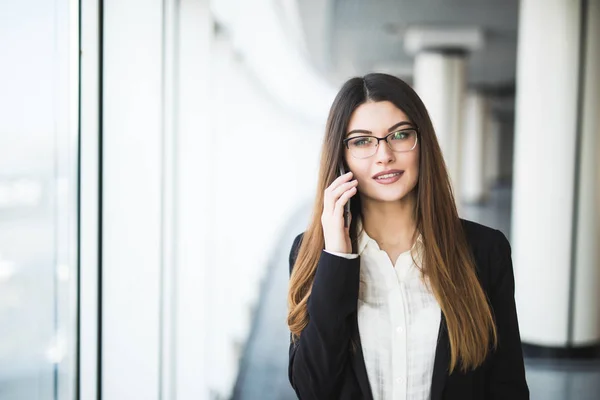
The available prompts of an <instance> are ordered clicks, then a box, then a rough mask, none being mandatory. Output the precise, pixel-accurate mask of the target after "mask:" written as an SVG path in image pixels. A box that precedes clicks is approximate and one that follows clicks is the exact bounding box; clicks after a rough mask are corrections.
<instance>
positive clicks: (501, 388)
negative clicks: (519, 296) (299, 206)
mask: <svg viewBox="0 0 600 400" xmlns="http://www.w3.org/2000/svg"><path fill="white" fill-rule="evenodd" d="M461 222H462V226H463V229H464V231H465V234H466V237H467V241H468V243H469V244H470V247H471V249H472V251H473V255H474V257H475V262H476V265H477V274H478V277H479V280H480V282H481V284H482V287H483V290H484V291H485V293H486V295H487V296H488V298H489V299H490V303H491V306H492V311H493V314H494V317H495V321H496V327H497V332H498V348H497V350H496V351H495V352H494V353H492V354H490V356H488V359H487V360H486V361H485V362H484V364H483V365H482V366H480V367H479V368H477V369H475V370H474V371H470V372H467V373H462V372H460V371H459V370H457V369H455V371H454V372H453V373H452V374H451V375H448V366H449V359H450V344H449V340H448V331H447V326H446V319H445V318H444V314H443V313H442V320H441V323H440V328H439V336H438V344H437V348H436V353H435V361H434V369H433V378H432V382H431V399H432V400H442V399H452V400H455V399H456V400H458V399H460V400H475V399H477V400H479V399H481V400H484V399H485V400H494V399H498V400H499V399H502V400H522V399H529V389H528V387H527V382H526V381H525V369H524V365H523V353H522V349H521V338H520V334H519V326H518V323H517V313H516V309H515V300H514V288H515V282H514V275H513V267H512V261H511V248H510V244H509V243H508V240H507V239H506V237H505V236H504V234H502V232H500V231H498V230H495V229H491V228H488V227H486V226H483V225H480V224H477V223H475V222H471V221H466V220H462V219H461ZM302 237H303V234H300V235H298V236H297V237H296V239H295V240H294V243H293V245H292V249H291V251H290V257H289V262H290V273H291V270H292V267H293V265H294V262H295V260H296V256H297V252H298V248H299V245H300V242H301V240H302ZM359 273H360V257H358V258H355V259H347V258H344V257H338V256H335V255H332V254H329V253H327V252H325V251H323V252H322V253H321V256H320V258H319V262H318V265H317V271H316V273H315V279H314V283H313V288H312V293H311V295H310V297H309V300H308V305H307V307H308V314H309V316H310V318H309V322H308V325H307V326H306V328H304V330H303V331H302V334H301V336H300V339H299V341H297V342H296V343H295V344H294V343H292V342H291V341H290V361H289V368H288V375H289V380H290V383H291V384H292V387H293V388H294V390H295V391H296V394H297V395H298V398H299V399H310V400H318V399H323V400H333V399H343V400H351V399H372V398H373V395H372V393H371V387H370V385H369V380H368V376H367V371H366V367H365V362H364V358H363V353H362V347H361V345H360V338H359V335H358V322H357V303H358V287H359ZM351 339H353V341H354V342H355V343H356V351H355V352H352V351H350V347H351Z"/></svg>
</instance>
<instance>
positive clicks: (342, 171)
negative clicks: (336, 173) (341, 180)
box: [339, 162, 350, 228]
mask: <svg viewBox="0 0 600 400" xmlns="http://www.w3.org/2000/svg"><path fill="white" fill-rule="evenodd" d="M339 170H340V176H342V175H344V174H345V173H346V169H345V168H344V163H343V162H340V166H339ZM348 226H350V199H348V201H347V202H346V204H345V205H344V228H347V227H348Z"/></svg>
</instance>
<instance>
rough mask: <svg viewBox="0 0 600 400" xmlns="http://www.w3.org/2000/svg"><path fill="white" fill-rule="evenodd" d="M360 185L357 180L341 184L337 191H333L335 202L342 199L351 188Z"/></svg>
mask: <svg viewBox="0 0 600 400" xmlns="http://www.w3.org/2000/svg"><path fill="white" fill-rule="evenodd" d="M357 184H358V181H357V180H356V179H354V180H351V181H350V182H346V183H343V184H341V185H340V186H339V187H338V188H337V189H335V190H334V191H333V193H332V194H333V198H334V200H335V201H337V199H339V198H340V196H341V195H342V194H343V193H344V192H345V191H346V190H349V189H350V188H353V187H355V186H356V185H357Z"/></svg>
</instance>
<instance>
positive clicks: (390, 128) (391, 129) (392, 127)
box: [346, 121, 412, 137]
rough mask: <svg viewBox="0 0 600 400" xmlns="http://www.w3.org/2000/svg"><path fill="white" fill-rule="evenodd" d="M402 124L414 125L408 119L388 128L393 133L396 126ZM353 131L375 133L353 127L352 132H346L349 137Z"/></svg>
mask: <svg viewBox="0 0 600 400" xmlns="http://www.w3.org/2000/svg"><path fill="white" fill-rule="evenodd" d="M402 125H411V126H412V123H411V122H408V121H400V122H398V123H397V124H394V125H392V126H390V127H389V128H388V133H391V132H393V131H394V129H396V128H399V127H401V126H402ZM353 133H366V134H368V135H372V134H373V132H371V131H368V130H366V129H353V130H351V131H350V132H348V133H347V134H346V137H348V136H350V135H352V134H353Z"/></svg>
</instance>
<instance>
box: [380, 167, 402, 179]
mask: <svg viewBox="0 0 600 400" xmlns="http://www.w3.org/2000/svg"><path fill="white" fill-rule="evenodd" d="M403 172H404V171H402V170H400V169H389V170H387V171H382V172H379V173H377V174H375V175H373V179H377V178H379V177H380V176H384V175H390V174H402V173H403ZM391 177H393V176H391Z"/></svg>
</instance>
